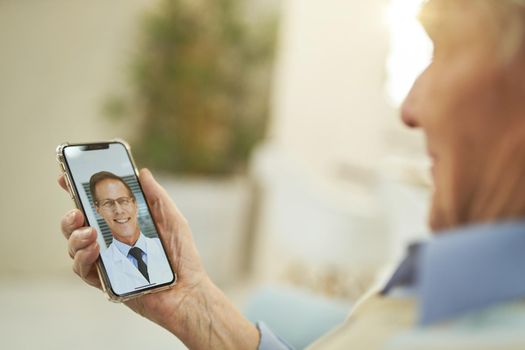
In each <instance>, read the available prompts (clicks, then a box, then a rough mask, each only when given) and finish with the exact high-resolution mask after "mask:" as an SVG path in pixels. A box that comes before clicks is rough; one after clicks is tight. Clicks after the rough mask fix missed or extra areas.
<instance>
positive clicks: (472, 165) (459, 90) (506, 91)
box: [402, 0, 525, 231]
mask: <svg viewBox="0 0 525 350" xmlns="http://www.w3.org/2000/svg"><path fill="white" fill-rule="evenodd" d="M420 17H421V21H422V23H423V25H424V26H425V29H426V31H427V33H428V34H429V36H430V38H431V39H432V42H433V44H434V55H433V60H432V63H431V64H430V65H429V66H428V67H427V69H426V70H425V71H424V72H423V73H422V74H421V75H420V77H419V78H418V79H417V80H416V82H415V83H414V85H413V87H412V90H411V91H410V93H409V95H408V97H407V99H406V100H405V103H404V105H403V108H402V119H403V121H404V123H405V124H406V125H408V126H410V127H415V128H421V129H422V131H423V132H424V134H425V137H426V141H427V147H428V153H429V155H430V157H431V158H432V161H433V169H432V172H433V177H434V183H435V192H434V196H433V203H432V212H431V222H430V225H431V227H432V229H433V230H434V231H437V230H443V229H448V228H452V227H455V226H459V225H464V224H470V223H477V222H487V221H494V220H502V219H510V218H517V217H521V216H523V215H525V186H524V183H523V179H524V178H525V167H524V166H523V164H525V163H524V162H525V157H524V155H525V104H524V103H523V101H525V45H524V43H525V40H524V36H525V29H524V28H525V1H523V0H498V1H489V0H466V1H457V0H429V1H427V2H426V3H425V5H424V8H423V10H422V13H421V15H420Z"/></svg>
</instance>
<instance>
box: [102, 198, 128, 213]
mask: <svg viewBox="0 0 525 350" xmlns="http://www.w3.org/2000/svg"><path fill="white" fill-rule="evenodd" d="M132 202H133V198H131V197H120V198H117V199H106V200H105V201H103V202H102V203H99V202H95V204H96V205H97V207H100V208H102V210H105V211H113V210H115V209H116V208H117V204H116V203H118V204H119V205H120V207H122V208H124V209H129V208H131V203H132Z"/></svg>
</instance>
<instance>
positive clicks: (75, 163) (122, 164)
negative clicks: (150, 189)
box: [64, 142, 175, 297]
mask: <svg viewBox="0 0 525 350" xmlns="http://www.w3.org/2000/svg"><path fill="white" fill-rule="evenodd" d="M64 158H65V161H66V164H67V166H68V168H69V171H70V178H71V182H72V183H71V185H72V186H73V187H74V188H75V190H76V192H77V195H78V196H79V199H80V203H81V204H82V207H83V208H81V209H83V211H84V214H85V215H86V219H87V222H88V224H89V225H90V226H91V227H94V228H95V229H96V230H97V232H98V237H97V240H98V243H99V246H100V257H101V260H102V265H103V269H104V271H105V273H106V276H107V279H108V280H109V283H110V287H111V289H112V291H113V293H114V294H116V295H118V296H121V297H123V296H127V295H130V294H133V293H136V292H143V291H144V290H147V289H150V288H156V287H159V286H162V285H167V284H171V283H172V282H173V281H174V278H175V276H174V273H173V270H172V269H171V266H170V264H169V261H168V258H167V255H166V252H165V249H164V247H163V245H162V242H161V240H160V239H159V235H158V231H157V228H156V227H155V224H154V222H153V220H152V217H151V213H150V210H149V208H148V205H147V203H146V200H145V198H144V195H143V193H142V188H141V186H140V183H139V181H138V178H137V176H136V175H135V171H134V167H133V164H132V162H131V159H130V157H129V155H128V152H127V149H126V147H125V146H124V145H123V144H122V143H120V142H113V143H104V144H96V145H71V146H66V147H65V148H64Z"/></svg>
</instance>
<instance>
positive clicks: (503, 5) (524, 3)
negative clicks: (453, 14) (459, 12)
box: [420, 0, 525, 62]
mask: <svg viewBox="0 0 525 350" xmlns="http://www.w3.org/2000/svg"><path fill="white" fill-rule="evenodd" d="M465 2H466V1H465V0H463V1H459V0H426V1H425V4H424V5H423V10H422V12H421V14H420V20H421V21H423V22H427V21H430V22H432V17H433V13H432V12H433V9H432V8H433V7H434V6H432V5H437V4H438V3H439V4H441V5H443V6H444V8H445V9H447V10H452V11H453V10H454V7H455V6H457V5H461V4H464V3H465ZM468 2H469V5H470V4H472V5H473V6H477V7H478V8H479V9H480V11H483V14H484V15H485V16H486V19H487V23H486V26H487V35H488V36H492V37H493V39H494V40H495V42H496V43H497V44H498V45H499V46H498V47H499V50H498V52H499V53H500V54H501V58H502V60H503V62H510V61H512V60H513V59H515V58H516V55H518V54H520V53H525V0H468Z"/></svg>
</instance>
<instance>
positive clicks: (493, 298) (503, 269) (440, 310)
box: [382, 221, 525, 325]
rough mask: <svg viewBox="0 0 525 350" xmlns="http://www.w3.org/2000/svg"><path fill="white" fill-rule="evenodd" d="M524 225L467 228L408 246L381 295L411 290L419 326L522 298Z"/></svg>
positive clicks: (487, 225) (524, 292)
mask: <svg viewBox="0 0 525 350" xmlns="http://www.w3.org/2000/svg"><path fill="white" fill-rule="evenodd" d="M524 252H525V221H514V222H503V223H496V224H484V225H473V226H467V227H463V228H459V229H455V230H450V231H447V232H441V233H439V234H436V235H434V236H433V238H431V239H430V240H429V241H428V242H425V243H423V244H417V245H413V246H412V248H411V249H409V253H408V255H407V257H406V258H405V260H404V261H403V262H402V263H401V264H400V265H399V267H398V269H397V270H396V272H395V273H394V274H393V276H392V277H391V279H390V280H389V281H388V283H387V284H386V286H385V288H384V289H383V291H382V292H383V294H387V293H388V292H389V291H390V290H391V289H392V288H393V287H396V286H407V285H408V286H413V287H415V291H416V294H417V297H418V301H419V312H420V315H419V321H420V324H421V325H428V324H431V323H435V322H439V321H443V320H446V319H449V318H452V317H454V316H458V315H460V314H463V313H466V312H469V311H476V310H479V309H482V308H484V307H487V306H489V305H492V304H495V303H498V302H503V301H508V300H512V299H517V298H520V297H525V279H524V278H523V271H524V270H525V253H524Z"/></svg>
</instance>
